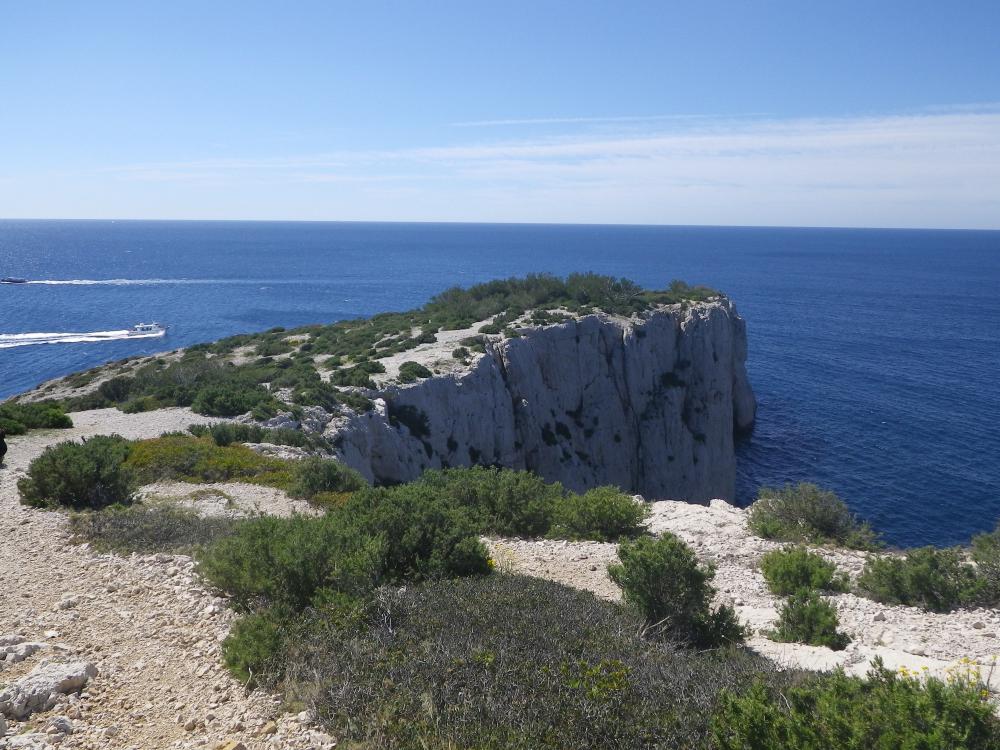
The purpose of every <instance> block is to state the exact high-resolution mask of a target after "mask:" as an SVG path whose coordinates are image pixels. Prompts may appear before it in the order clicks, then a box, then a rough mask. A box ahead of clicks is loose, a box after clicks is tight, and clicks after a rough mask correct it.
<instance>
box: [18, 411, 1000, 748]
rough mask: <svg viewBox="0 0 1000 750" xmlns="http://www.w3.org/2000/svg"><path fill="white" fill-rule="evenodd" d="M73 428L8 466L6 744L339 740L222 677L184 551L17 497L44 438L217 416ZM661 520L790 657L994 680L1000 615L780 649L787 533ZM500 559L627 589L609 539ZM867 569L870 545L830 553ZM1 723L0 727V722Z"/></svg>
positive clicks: (27, 441) (713, 515)
mask: <svg viewBox="0 0 1000 750" xmlns="http://www.w3.org/2000/svg"><path fill="white" fill-rule="evenodd" d="M73 420H74V423H75V425H76V426H75V427H74V428H73V429H70V430H51V431H39V432H33V433H30V434H29V435H27V436H22V437H16V438H13V439H11V440H10V441H9V443H10V452H9V453H8V454H7V459H6V464H5V467H4V468H3V469H0V737H3V739H0V748H3V749H5V748H36V749H43V748H46V747H49V746H52V747H56V746H58V747H59V748H81V749H82V748H135V749H136V750H145V749H146V748H174V747H176V748H184V747H191V748H194V747H207V748H227V750H236V748H239V747H241V746H242V747H245V748H248V749H250V748H289V749H293V750H299V749H304V748H328V747H330V746H331V745H332V742H333V739H332V738H331V737H329V736H328V735H325V734H323V733H322V732H320V731H319V730H318V729H317V728H315V727H314V726H311V725H310V722H309V717H308V715H305V714H298V715H289V714H284V713H282V711H281V707H280V706H279V704H278V702H277V701H276V700H275V698H274V697H273V696H269V695H266V694H264V693H261V692H259V691H258V692H253V693H249V694H247V693H246V692H245V691H244V689H243V686H241V685H240V684H238V683H237V682H236V681H235V680H233V679H232V678H231V677H229V676H228V674H227V673H226V672H225V670H224V669H223V667H222V666H221V660H220V649H219V644H220V642H221V640H222V639H223V638H224V637H225V635H226V633H227V632H228V630H229V627H230V625H231V623H232V621H233V618H234V615H233V613H232V612H231V611H230V610H229V609H228V608H227V606H226V603H225V601H224V600H223V599H220V598H218V597H216V596H215V595H213V593H212V592H211V591H209V590H207V589H206V588H205V587H204V586H202V585H201V583H200V582H199V581H198V579H197V577H196V576H195V574H194V571H193V563H192V561H191V560H190V558H188V557H184V556H172V555H151V556H131V557H121V556H117V555H104V554H96V553H94V552H93V551H91V550H89V549H87V548H86V547H85V546H78V545H76V544H74V543H73V542H72V541H71V540H70V538H69V536H68V533H67V531H66V520H65V516H63V515H62V514H60V513H53V512H46V511H40V510H34V509H29V508H25V507H23V506H21V505H20V504H19V502H18V493H17V489H16V482H17V479H18V478H19V477H20V476H23V472H24V470H25V469H26V467H27V466H28V464H29V463H30V461H31V459H32V458H34V457H35V456H37V455H38V454H39V453H41V451H42V450H44V448H45V447H47V446H49V445H52V444H54V443H57V442H60V441H62V440H66V439H71V438H73V439H78V438H81V437H87V436H91V435H96V434H110V433H118V434H120V435H123V436H125V437H128V438H145V437H154V436H157V435H159V434H161V433H162V432H165V431H170V430H182V429H184V428H185V427H187V426H188V425H189V424H191V423H194V422H207V421H210V420H207V419H205V418H204V417H200V416H198V415H196V414H193V413H192V412H191V411H190V410H188V409H165V410H161V411H157V412H152V413H146V414H136V415H127V414H123V413H121V412H118V411H116V410H113V409H102V410H95V411H90V412H82V413H77V414H74V415H73ZM144 492H145V494H146V496H147V499H149V500H152V501H170V502H183V503H185V504H189V505H190V506H192V507H197V508H199V509H200V510H201V512H204V513H206V514H210V513H215V514H245V513H275V514H282V515H284V514H288V513H293V512H297V511H305V510H307V509H306V508H305V507H304V506H303V505H302V504H300V503H296V502H295V501H293V500H291V499H289V498H287V496H285V495H283V493H280V492H278V491H276V490H271V489H268V488H262V487H257V486H253V485H243V484H219V485H207V486H206V485H202V486H197V487H194V486H191V485H185V484H177V483H164V484H158V485H153V486H150V487H148V488H145V490H144ZM651 509H652V516H651V520H650V527H651V529H652V530H653V531H655V532H661V531H665V530H669V531H672V532H674V533H677V534H678V535H679V536H681V537H682V538H683V539H684V540H685V541H687V542H688V543H690V544H691V545H692V547H693V548H694V549H695V550H696V552H697V553H698V554H699V555H700V556H701V557H702V558H703V559H705V560H707V561H711V562H713V563H714V564H715V565H716V566H717V570H718V572H717V574H716V578H715V584H716V586H717V587H718V589H719V599H720V601H728V602H730V603H732V604H733V605H734V606H735V607H736V609H737V611H738V613H739V615H740V617H741V618H742V619H743V620H744V621H746V622H747V623H749V624H750V625H751V626H752V627H753V628H754V629H755V631H757V632H756V634H755V635H754V637H753V639H752V641H751V645H752V646H753V647H754V648H755V649H757V650H759V651H761V652H763V653H766V654H768V655H770V656H772V657H774V658H776V659H777V660H779V661H780V662H782V663H785V664H787V665H789V666H801V667H806V668H811V669H825V668H829V667H832V666H835V665H842V666H844V668H845V669H847V670H848V671H849V672H852V673H863V672H864V671H866V669H867V667H868V665H869V664H870V662H871V660H872V658H874V657H875V656H880V657H882V658H883V659H884V661H885V663H886V664H887V665H888V666H891V667H894V668H896V667H901V666H906V667H908V668H910V669H913V670H917V671H919V670H921V668H922V667H927V671H928V672H930V673H934V674H944V673H945V672H946V670H947V669H949V668H951V667H952V666H953V665H955V664H956V663H957V662H958V661H959V660H960V659H962V658H963V657H965V658H969V659H971V660H972V661H973V662H974V663H975V664H978V665H980V667H981V668H982V670H983V676H984V677H986V678H987V679H989V680H990V683H991V686H992V688H993V690H994V691H1000V674H988V672H989V670H990V664H991V659H992V657H993V656H994V655H995V654H997V653H1000V639H998V633H1000V613H998V612H997V611H992V610H991V611H986V610H977V611H962V612H956V613H952V614H948V615H934V614H928V613H924V612H920V611H919V610H915V609H912V608H907V607H887V606H883V605H879V604H876V603H873V602H870V601H867V600H865V599H861V598H858V597H856V596H853V595H850V594H843V595H839V596H836V597H832V601H834V602H835V603H836V605H837V608H838V611H839V613H840V618H841V622H842V627H843V629H844V630H845V631H846V632H847V633H849V634H850V635H851V636H852V638H853V639H854V640H853V642H852V644H851V646H850V647H849V648H848V649H847V650H846V651H843V652H839V653H835V652H832V651H829V650H827V649H822V648H811V647H808V646H800V645H794V644H777V643H774V642H772V641H770V640H768V639H766V638H765V637H764V636H763V634H762V633H761V632H760V631H766V630H767V629H768V628H769V627H771V626H772V623H773V621H774V619H775V617H776V616H777V608H778V606H779V600H778V598H777V597H774V596H772V595H771V594H770V593H769V592H768V591H767V588H766V586H765V584H764V581H763V578H762V577H761V575H760V573H759V572H758V571H757V570H756V567H755V566H756V563H757V561H758V560H759V558H760V556H761V555H762V554H763V553H764V552H766V551H768V550H770V549H773V548H775V547H777V546H779V545H776V544H774V543H771V542H766V541H763V540H760V539H757V538H755V537H752V536H751V535H749V533H748V532H747V529H746V517H745V513H744V512H743V511H741V510H739V509H736V508H733V507H731V506H729V505H727V504H725V503H722V502H713V503H712V504H711V505H710V506H708V507H705V506H696V505H689V504H686V503H680V502H669V501H665V502H655V503H652V504H651ZM490 545H491V546H492V549H493V555H494V557H495V558H496V560H497V561H498V563H499V566H500V568H501V569H505V570H510V571H518V572H523V573H527V574H530V575H538V576H544V577H547V578H552V579H554V580H557V581H561V582H564V583H567V584H569V585H573V586H577V587H580V588H584V589H588V590H591V591H594V592H595V593H597V594H598V595H600V596H603V597H605V598H609V599H614V598H617V597H619V595H620V592H619V591H618V589H617V587H616V586H615V585H614V584H613V583H612V582H611V581H610V579H609V578H608V576H607V565H608V563H609V562H613V561H614V560H616V546H615V545H613V544H599V543H593V542H581V543H571V542H556V541H524V540H511V539H498V540H491V541H490ZM819 551H820V552H821V553H822V554H824V555H825V556H827V557H828V558H829V559H831V560H833V561H834V562H835V563H836V564H837V565H838V566H839V567H840V568H841V569H843V570H844V571H846V572H848V573H850V574H852V575H856V574H857V573H858V572H859V571H860V569H861V567H862V565H863V560H864V558H863V555H862V554H861V553H856V552H849V551H841V550H822V549H821V550H819ZM5 732H6V735H5V736H4V733H5Z"/></svg>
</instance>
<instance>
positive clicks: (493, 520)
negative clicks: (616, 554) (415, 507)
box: [414, 466, 648, 541]
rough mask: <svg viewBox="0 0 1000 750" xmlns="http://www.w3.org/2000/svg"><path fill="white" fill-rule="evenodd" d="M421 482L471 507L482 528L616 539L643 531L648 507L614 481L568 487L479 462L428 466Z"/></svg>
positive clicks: (486, 531)
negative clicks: (569, 489)
mask: <svg viewBox="0 0 1000 750" xmlns="http://www.w3.org/2000/svg"><path fill="white" fill-rule="evenodd" d="M414 484H415V485H422V486H426V487H429V488H432V489H433V490H434V491H435V492H437V493H439V494H440V495H442V496H445V497H448V498H449V499H451V500H453V501H455V502H456V503H458V504H460V505H462V506H464V507H467V508H469V509H470V510H471V511H472V512H473V513H474V515H475V517H476V519H477V524H478V528H479V530H480V533H483V534H495V535H498V536H517V537H524V538H532V537H545V536H548V537H553V538H558V539H578V540H579V539H586V540H593V541H614V540H617V539H622V538H631V537H635V536H638V535H639V534H641V533H642V532H643V530H644V522H645V519H646V516H647V515H648V509H647V508H646V506H645V505H643V504H642V503H639V502H636V501H635V500H634V499H633V498H632V497H631V496H630V495H628V494H626V493H624V492H622V491H621V490H619V489H617V488H614V487H598V488H596V489H593V490H589V491H587V492H585V493H583V494H576V493H572V492H567V491H566V490H565V489H564V488H563V486H562V485H561V484H559V483H558V482H554V483H547V482H546V481H545V480H543V479H542V478H541V477H538V476H537V475H535V474H532V473H530V472H527V471H514V470H512V469H498V468H492V467H482V466H474V467H471V468H456V469H445V470H432V471H427V472H425V473H424V474H423V476H421V477H420V479H418V480H417V481H416V482H415V483H414Z"/></svg>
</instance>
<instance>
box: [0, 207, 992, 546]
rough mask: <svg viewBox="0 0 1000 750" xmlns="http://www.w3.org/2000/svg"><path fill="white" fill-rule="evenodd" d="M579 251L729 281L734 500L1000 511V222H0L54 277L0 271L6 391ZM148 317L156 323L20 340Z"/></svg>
mask: <svg viewBox="0 0 1000 750" xmlns="http://www.w3.org/2000/svg"><path fill="white" fill-rule="evenodd" d="M575 270H592V271H596V272H599V273H606V274H614V275H617V276H628V277H630V278H632V279H635V280H636V281H638V282H640V283H642V284H643V285H646V286H650V287H662V286H664V285H666V284H667V283H668V282H669V281H670V280H671V279H674V278H683V279H685V280H688V281H690V282H692V283H702V284H708V285H710V286H713V287H716V288H718V289H722V290H723V291H725V292H727V293H728V294H729V295H730V296H731V297H732V298H733V299H734V300H735V301H736V303H737V306H738V308H739V310H740V312H741V314H742V315H743V316H744V317H745V318H746V320H747V323H748V328H749V334H750V360H749V371H750V378H751V381H752V383H753V386H754V390H755V391H756V393H757V397H758V399H759V403H760V410H759V421H758V426H757V429H756V431H755V433H754V435H753V437H752V438H751V439H750V440H749V441H748V442H747V443H746V444H744V445H742V446H741V447H740V456H739V471H740V480H739V486H740V496H741V501H743V502H746V501H749V500H750V499H751V498H752V497H753V493H754V491H755V488H757V487H758V486H760V485H774V484H781V483H784V482H792V481H799V480H809V481H815V482H818V483H820V484H822V485H826V486H829V487H831V488H833V489H834V490H836V491H837V492H838V493H839V494H841V495H842V496H843V497H844V498H845V499H847V500H848V502H849V503H850V504H851V506H852V507H853V508H854V509H855V510H856V511H857V512H858V513H860V514H862V515H863V516H865V517H867V518H869V519H870V520H871V521H872V522H873V524H874V525H875V526H876V527H877V528H880V529H882V530H883V531H884V532H885V534H886V537H887V539H888V540H889V541H890V542H892V543H894V544H901V545H902V544H906V545H910V544H923V543H934V544H951V543H957V542H964V541H967V540H968V538H969V536H970V535H971V534H972V533H974V532H977V531H983V530H987V529H990V528H992V527H993V525H994V523H995V522H996V521H997V519H998V518H1000V385H998V375H1000V232H950V231H899V230H839V229H751V228H705V227H606V226H538V225H482V224H480V225H471V224H467V225H437V224H336V223H277V222H276V223H270V222H269V223H250V222H246V223H243V222H220V223H215V222H105V221H93V222H77V221H53V222H42V221H0V276H15V277H24V278H28V279H31V280H34V281H40V282H46V283H32V284H26V285H16V286H15V285H0V398H3V397H5V396H8V395H10V394H13V393H17V392H19V391H22V390H25V389H27V388H30V387H31V386H34V385H36V384H37V383H39V382H40V381H42V380H45V379H48V378H51V377H53V376H56V375H63V374H66V373H69V372H72V371H75V370H79V369H83V368H88V367H92V366H93V365H96V364H99V363H102V362H105V361H108V360H112V359H119V358H122V357H127V356H131V355H135V354H144V353H151V352H154V351H158V350H161V349H166V348H174V347H178V346H183V345H187V344H193V343H195V342H199V341H208V340H213V339H216V338H219V337H221V336H226V335H229V334H233V333H238V332H246V331H256V330H260V329H264V328H269V327H271V326H276V325H283V326H288V327H291V326H296V325H301V324H306V323H315V322H326V321H333V320H337V319H340V318H346V317H356V316H361V315H370V314H373V313H376V312H379V311H383V310H403V309H407V308H411V307H415V306H418V305H420V304H422V303H423V302H425V301H426V300H427V299H428V298H429V297H430V296H431V295H433V294H434V293H436V292H438V291H440V290H442V289H444V288H446V287H448V286H451V285H455V284H461V285H467V284H471V283H474V282H477V281H483V280H487V279H492V278H498V277H506V276H512V275H520V274H524V273H527V272H530V271H548V272H552V273H556V274H566V273H568V272H571V271H575ZM67 281H71V282H73V283H59V282H67ZM151 319H155V320H158V321H161V322H163V323H166V324H168V325H169V326H170V331H169V333H168V336H167V338H166V339H165V340H157V339H153V340H145V341H144V340H134V339H133V340H111V341H107V340H105V341H87V340H83V341H77V342H76V343H66V338H69V339H70V340H71V341H72V340H74V337H72V336H71V337H65V336H51V337H50V340H56V339H58V338H62V339H63V342H62V343H51V344H36V345H23V344H24V342H25V341H27V340H28V339H25V338H17V337H18V336H23V335H24V334H60V335H61V334H70V333H73V334H79V333H83V334H86V333H93V332H98V331H101V332H107V331H118V330H121V329H125V328H128V327H129V326H131V325H133V324H134V323H136V322H139V321H146V320H151ZM111 335H112V336H113V335H114V334H111ZM79 338H82V339H86V337H85V336H81V337H79Z"/></svg>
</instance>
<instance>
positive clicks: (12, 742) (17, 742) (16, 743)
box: [3, 732, 52, 750]
mask: <svg viewBox="0 0 1000 750" xmlns="http://www.w3.org/2000/svg"><path fill="white" fill-rule="evenodd" d="M4 743H5V744H4V745H3V747H4V748H5V749H7V748H9V750H52V745H51V744H49V737H48V736H47V735H45V734H42V733H41V732H29V733H28V734H18V735H15V736H13V737H8V738H7V739H6V740H4Z"/></svg>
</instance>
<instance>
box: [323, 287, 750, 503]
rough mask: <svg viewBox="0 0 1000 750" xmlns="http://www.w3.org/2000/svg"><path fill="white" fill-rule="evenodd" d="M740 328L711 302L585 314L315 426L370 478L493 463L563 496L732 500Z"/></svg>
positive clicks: (744, 387) (720, 304) (719, 303)
mask: <svg viewBox="0 0 1000 750" xmlns="http://www.w3.org/2000/svg"><path fill="white" fill-rule="evenodd" d="M745 359H746V329H745V325H744V322H743V319H742V318H740V317H739V316H738V314H737V313H736V310H735V308H734V307H733V305H732V303H731V302H729V301H728V300H726V299H717V300H713V301H710V302H705V303H700V304H696V305H692V306H688V307H686V309H683V310H682V309H680V308H679V307H675V308H672V309H668V308H665V309H661V310H658V311H655V312H652V313H650V314H649V315H648V316H647V317H646V318H645V319H643V320H641V321H636V320H625V319H617V318H609V317H607V316H603V315H591V316H587V317H584V318H581V319H579V320H573V321H567V322H565V323H560V324H557V325H551V326H547V327H542V328H532V329H525V330H523V335H522V336H521V337H520V338H513V339H505V340H501V341H495V342H492V343H489V344H488V345H487V349H486V354H485V355H484V356H481V357H480V358H479V359H478V360H477V361H476V362H475V363H474V364H473V365H472V366H471V367H470V368H469V369H468V370H467V371H464V372H460V373H454V374H450V375H445V376H437V377H432V378H429V379H427V380H424V381H421V382H419V383H416V384H414V385H411V386H402V387H394V388H389V389H386V390H385V391H382V392H381V393H380V394H379V398H377V399H376V401H375V403H376V409H375V410H374V411H372V412H368V413H366V414H362V415H358V416H351V417H349V418H338V419H335V420H334V421H333V422H331V423H330V424H329V425H328V426H327V429H326V434H327V436H329V437H331V438H333V439H334V442H335V445H336V446H337V450H338V453H339V456H340V458H341V459H342V460H343V461H344V462H345V463H347V464H348V465H350V466H352V467H354V468H356V469H358V470H359V471H361V472H362V473H363V474H365V475H366V476H367V477H368V478H369V479H370V480H377V481H380V482H402V481H408V480H411V479H413V478H415V477H417V476H419V474H420V473H421V472H422V471H423V470H424V469H426V468H440V467H446V466H467V465H471V464H477V463H478V464H498V465H501V466H507V467H511V468H516V469H529V470H531V471H533V472H535V473H537V474H540V475H541V476H543V477H544V478H546V479H547V480H550V481H560V482H562V483H563V484H564V485H565V486H566V487H568V488H570V489H573V490H583V489H587V488H590V487H595V486H598V485H602V484H615V485H619V486H620V487H622V488H624V489H626V490H628V491H631V492H639V493H642V494H643V495H645V496H646V497H647V498H671V499H683V500H689V501H706V500H709V499H711V498H723V499H729V500H731V499H733V497H734V494H735V477H736V466H735V456H734V451H733V437H734V433H735V432H739V431H741V430H747V429H749V428H750V427H751V426H752V424H753V419H754V413H755V411H756V402H755V399H754V396H753V392H752V390H751V389H750V384H749V382H748V380H747V375H746V370H745V368H744V361H745Z"/></svg>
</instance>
